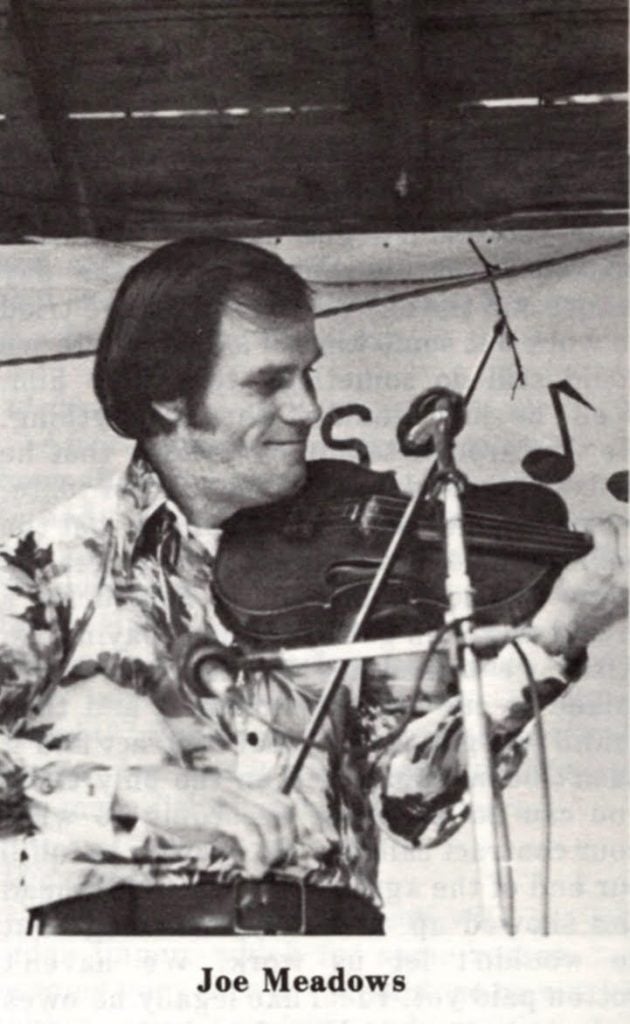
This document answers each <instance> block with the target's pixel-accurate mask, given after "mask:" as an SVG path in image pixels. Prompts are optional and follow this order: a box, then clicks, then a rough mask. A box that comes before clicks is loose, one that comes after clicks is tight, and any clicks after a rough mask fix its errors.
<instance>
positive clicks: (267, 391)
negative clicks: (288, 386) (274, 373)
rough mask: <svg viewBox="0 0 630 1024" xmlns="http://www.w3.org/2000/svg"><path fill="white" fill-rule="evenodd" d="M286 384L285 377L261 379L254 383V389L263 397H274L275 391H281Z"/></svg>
mask: <svg viewBox="0 0 630 1024" xmlns="http://www.w3.org/2000/svg"><path fill="white" fill-rule="evenodd" d="M284 384H285V379H284V377H261V378H260V379H259V380H255V381H253V382H252V387H253V388H254V390H256V391H258V393H259V394H261V395H273V393H274V392H275V391H279V390H280V388H281V387H283V386H284Z"/></svg>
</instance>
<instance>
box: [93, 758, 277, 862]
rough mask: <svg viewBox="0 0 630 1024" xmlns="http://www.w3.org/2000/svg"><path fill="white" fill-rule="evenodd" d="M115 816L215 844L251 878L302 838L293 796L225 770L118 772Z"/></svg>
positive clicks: (141, 769) (185, 840) (179, 837)
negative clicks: (299, 835) (298, 837)
mask: <svg viewBox="0 0 630 1024" xmlns="http://www.w3.org/2000/svg"><path fill="white" fill-rule="evenodd" d="M112 810H113V814H114V815H118V816H126V817H132V818H139V819H140V820H142V821H143V822H145V823H146V824H147V825H149V826H153V827H154V828H156V829H158V830H160V831H164V832H166V833H169V834H170V835H172V836H173V837H177V840H178V842H179V843H184V844H186V845H189V844H190V845H193V844H197V843H208V844H210V843H212V844H214V845H216V846H217V847H219V848H221V849H223V850H224V851H225V853H226V854H228V853H229V854H232V855H233V856H234V858H235V860H236V862H237V863H239V865H240V866H242V867H243V869H244V872H245V874H246V875H247V876H248V877H251V878H260V877H262V876H263V875H264V874H266V872H267V871H268V870H269V869H270V868H271V867H273V866H274V865H277V864H279V863H281V862H282V861H283V860H284V859H285V858H286V857H287V855H289V854H290V853H291V852H292V850H293V849H294V846H295V843H296V841H297V829H296V818H295V810H294V806H293V803H292V801H291V799H290V798H289V797H287V796H284V795H283V794H282V793H279V792H277V791H270V790H269V789H263V788H261V787H258V786H251V785H247V784H246V783H243V782H240V781H239V780H238V779H236V778H235V777H233V776H231V775H227V774H224V773H223V772H197V771H190V770H188V769H186V768H177V767H167V766H158V767H139V768H127V769H123V770H120V771H119V774H118V784H117V787H116V795H115V799H114V806H113V809H112Z"/></svg>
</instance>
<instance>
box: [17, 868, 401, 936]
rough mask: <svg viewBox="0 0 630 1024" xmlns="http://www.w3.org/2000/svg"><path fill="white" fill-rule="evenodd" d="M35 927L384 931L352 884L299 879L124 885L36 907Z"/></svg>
mask: <svg viewBox="0 0 630 1024" xmlns="http://www.w3.org/2000/svg"><path fill="white" fill-rule="evenodd" d="M29 934H36V935H289V934H290V935H382V934H383V915H382V914H381V913H380V911H379V910H377V909H376V907H374V906H373V905H372V904H371V903H370V902H369V901H368V900H366V899H364V898H363V897H362V896H359V895H358V894H357V893H353V892H351V891H350V890H348V889H339V888H321V887H318V886H313V885H306V884H304V883H303V882H301V881H299V880H296V881H293V880H291V881H286V880H284V881H250V880H248V879H237V880H236V881H235V882H233V883H231V884H230V883H228V884H225V885H224V884H221V883H218V882H214V881H212V882H203V881H202V882H201V883H200V884H197V885H191V886H188V885H169V886H151V887H146V888H145V887H144V886H134V885H120V886H116V887H115V888H114V889H107V890H105V891H104V892H97V893H90V894H88V895H86V896H73V897H70V898H69V899H65V900H59V901H58V902H57V903H49V904H47V905H46V906H43V907H38V908H36V909H35V910H33V911H31V918H30V923H29Z"/></svg>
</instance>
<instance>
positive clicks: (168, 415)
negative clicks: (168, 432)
mask: <svg viewBox="0 0 630 1024" xmlns="http://www.w3.org/2000/svg"><path fill="white" fill-rule="evenodd" d="M151 408H152V409H153V411H154V412H156V413H157V414H158V416H161V417H162V419H163V420H166V422H167V423H170V424H171V426H175V424H176V423H179V421H180V420H181V419H182V418H183V416H184V413H185V411H186V401H185V399H183V398H170V399H168V401H164V402H151Z"/></svg>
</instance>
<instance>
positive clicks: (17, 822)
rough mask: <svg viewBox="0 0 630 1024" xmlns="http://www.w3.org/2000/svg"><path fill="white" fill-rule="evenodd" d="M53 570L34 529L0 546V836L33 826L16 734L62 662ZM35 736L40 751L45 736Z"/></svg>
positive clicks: (62, 612)
mask: <svg viewBox="0 0 630 1024" xmlns="http://www.w3.org/2000/svg"><path fill="white" fill-rule="evenodd" d="M55 575H56V570H55V566H54V562H53V553H52V546H46V545H43V544H40V543H38V540H37V539H36V536H35V533H34V532H33V531H31V532H29V533H26V534H24V535H23V536H21V537H17V538H14V539H12V540H11V541H10V542H9V543H7V544H5V545H3V546H2V547H1V548H0V740H1V744H2V745H1V747H0V835H17V834H21V833H24V832H26V831H28V830H29V829H30V828H32V822H31V818H30V813H29V809H28V800H27V798H26V794H25V790H24V784H25V781H26V777H27V773H28V769H27V767H26V766H25V765H24V764H22V763H21V758H20V755H19V751H20V750H21V748H20V746H19V744H18V745H17V746H15V744H14V738H15V737H16V736H17V735H19V734H20V733H21V732H22V731H23V730H24V728H25V724H26V722H27V720H28V717H29V715H30V714H31V713H32V711H33V709H34V708H35V707H36V705H37V703H38V701H41V699H42V698H43V696H44V694H45V693H46V691H47V690H48V689H49V688H50V687H51V686H52V685H54V680H55V677H56V673H57V672H58V671H59V668H60V665H61V664H62V660H63V654H64V646H65V637H64V624H65V623H67V622H68V618H69V615H68V612H69V609H68V606H67V605H66V604H64V602H63V600H62V599H61V597H59V596H56V595H55V587H54V581H55ZM34 739H37V740H39V744H40V746H41V749H42V750H44V749H45V748H44V746H43V740H44V736H36V737H34ZM14 746H15V749H13V748H14ZM49 756H50V755H49Z"/></svg>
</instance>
